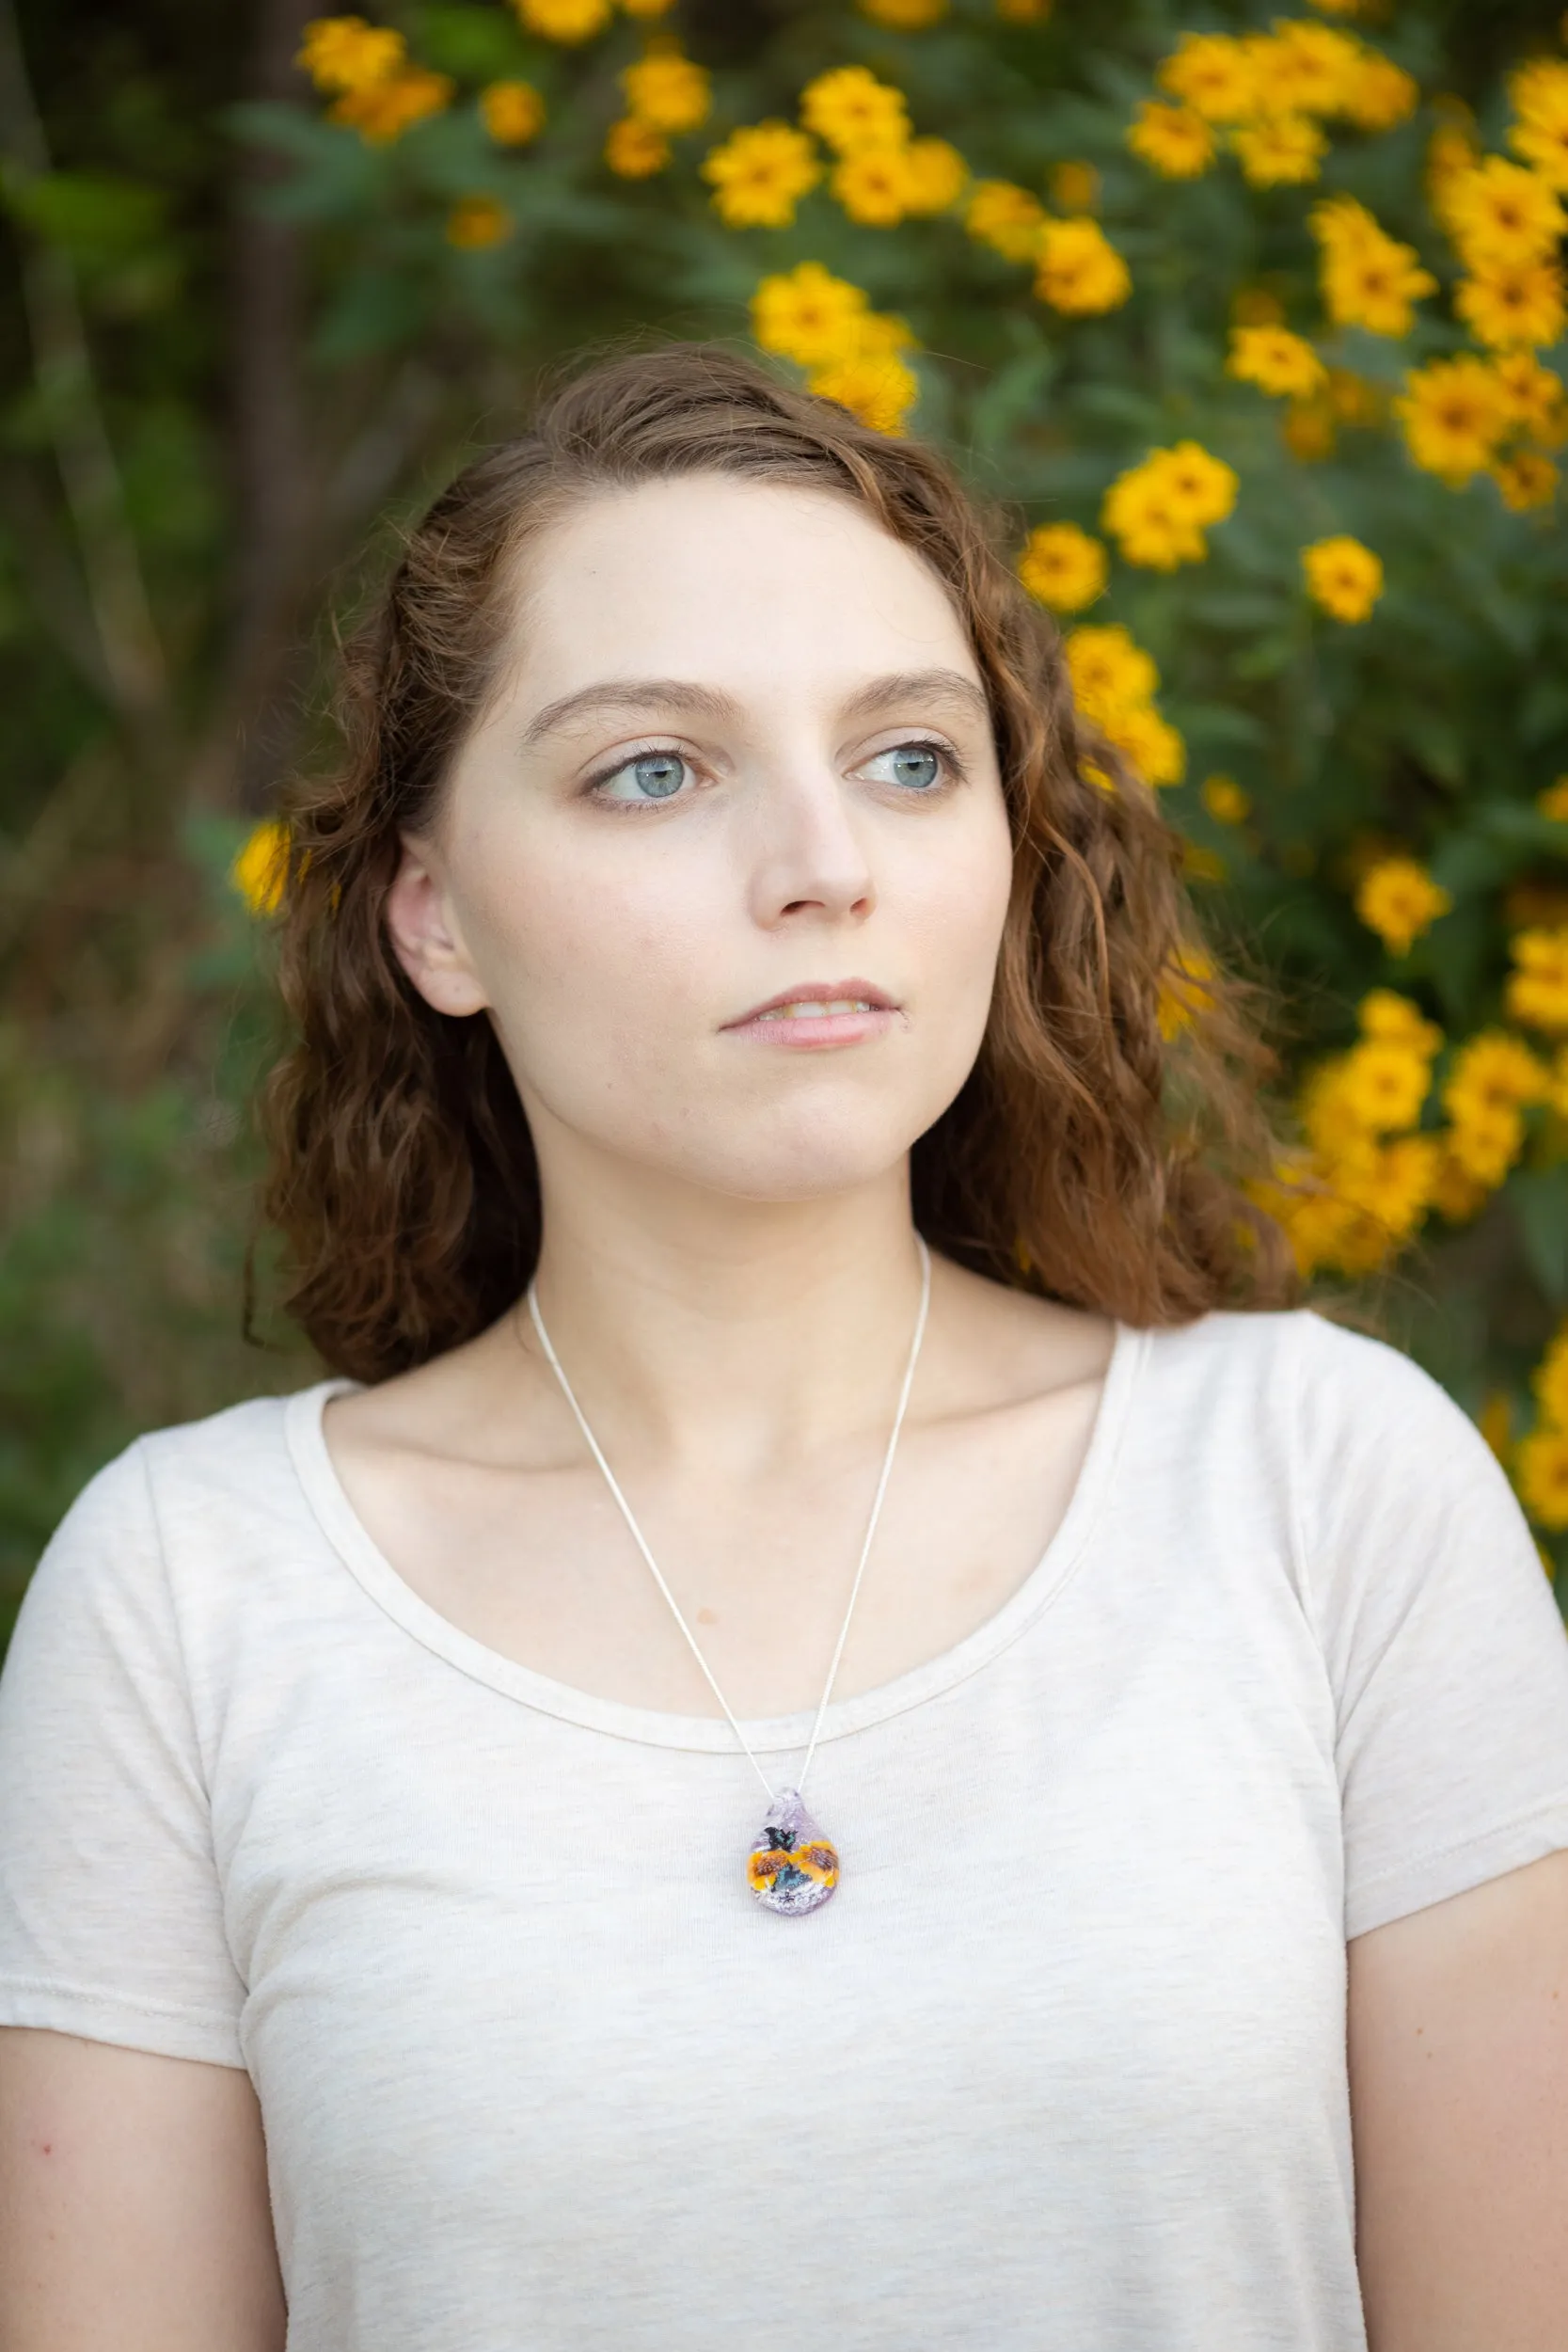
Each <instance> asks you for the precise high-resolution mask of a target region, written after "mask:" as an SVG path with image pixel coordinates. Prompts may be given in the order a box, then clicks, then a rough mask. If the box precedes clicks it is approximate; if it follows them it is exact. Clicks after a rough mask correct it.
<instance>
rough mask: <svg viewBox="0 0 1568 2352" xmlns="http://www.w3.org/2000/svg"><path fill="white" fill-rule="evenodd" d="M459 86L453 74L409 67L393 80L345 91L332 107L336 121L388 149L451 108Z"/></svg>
mask: <svg viewBox="0 0 1568 2352" xmlns="http://www.w3.org/2000/svg"><path fill="white" fill-rule="evenodd" d="M456 88H457V85H456V83H455V82H454V81H453V80H452V78H451V74H450V73H431V72H427V71H426V69H425V68H424V67H423V66H410V67H409V69H408V71H407V72H405V73H395V74H393V76H392V78H391V79H390V81H387V82H371V83H368V84H365V85H364V86H362V87H359V88H356V89H351V90H345V91H344V92H343V95H342V96H341V98H340V99H339V100H338V101H337V103H335V104H334V105H333V106H332V107H331V109H330V113H331V117H332V119H333V121H334V122H346V123H347V124H348V125H349V127H350V129H352V130H355V131H357V132H358V134H359V135H360V137H361V138H362V139H363V140H364V141H365V142H366V144H367V145H368V146H372V147H389V146H390V145H391V144H392V142H393V141H394V140H395V139H400V138H402V136H403V135H404V132H405V131H411V130H412V129H413V128H414V126H415V124H416V123H418V122H425V121H427V120H428V119H430V117H431V116H432V115H438V114H442V113H444V112H445V111H446V109H447V107H448V106H450V105H451V102H452V98H453V96H454V94H455V92H456Z"/></svg>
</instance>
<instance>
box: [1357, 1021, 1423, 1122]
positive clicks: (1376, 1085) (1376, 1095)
mask: <svg viewBox="0 0 1568 2352" xmlns="http://www.w3.org/2000/svg"><path fill="white" fill-rule="evenodd" d="M1431 1087H1432V1063H1431V1060H1430V1058H1429V1057H1427V1056H1425V1055H1424V1054H1422V1053H1420V1052H1419V1051H1418V1049H1417V1048H1416V1047H1415V1046H1414V1045H1411V1044H1407V1043H1405V1042H1404V1041H1402V1040H1401V1039H1398V1038H1379V1037H1371V1038H1368V1039H1367V1040H1366V1041H1365V1042H1364V1043H1362V1044H1360V1045H1354V1046H1352V1048H1351V1050H1350V1052H1349V1053H1348V1054H1347V1055H1346V1056H1345V1057H1344V1059H1343V1061H1342V1063H1341V1064H1340V1068H1339V1088H1340V1092H1341V1094H1342V1097H1343V1100H1344V1103H1345V1105H1346V1108H1347V1109H1348V1110H1349V1111H1350V1112H1351V1115H1352V1116H1353V1117H1354V1119H1356V1120H1358V1121H1359V1122H1360V1124H1361V1125H1362V1126H1363V1127H1365V1128H1367V1129H1368V1131H1369V1132H1370V1134H1373V1135H1387V1134H1390V1133H1393V1132H1395V1131H1397V1130H1399V1129H1402V1128H1405V1127H1414V1126H1415V1124H1416V1121H1417V1120H1418V1119H1419V1118H1420V1115H1421V1104H1423V1103H1424V1102H1425V1101H1426V1099H1427V1095H1428V1093H1429V1092H1430V1090H1431Z"/></svg>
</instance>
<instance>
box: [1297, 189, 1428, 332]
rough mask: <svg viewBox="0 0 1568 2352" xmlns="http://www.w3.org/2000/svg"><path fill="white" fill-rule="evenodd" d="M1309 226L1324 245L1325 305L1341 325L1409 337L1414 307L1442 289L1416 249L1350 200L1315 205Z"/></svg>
mask: <svg viewBox="0 0 1568 2352" xmlns="http://www.w3.org/2000/svg"><path fill="white" fill-rule="evenodd" d="M1307 226H1308V228H1309V229H1310V230H1311V231H1312V233H1313V235H1314V236H1315V237H1316V238H1317V240H1318V242H1319V244H1320V245H1321V246H1323V267H1322V282H1323V301H1324V303H1325V305H1326V307H1327V310H1328V314H1329V317H1330V318H1331V319H1332V320H1333V321H1334V323H1335V325H1336V326H1362V327H1365V328H1366V329H1367V330H1368V332H1369V333H1370V334H1373V335H1407V334H1408V333H1409V332H1410V328H1411V326H1412V324H1413V323H1414V319H1415V311H1414V309H1413V307H1412V306H1413V305H1414V304H1415V303H1416V302H1417V301H1418V299H1419V298H1420V296H1421V295H1423V294H1434V293H1435V292H1436V289H1437V280H1436V279H1435V278H1433V276H1432V274H1431V272H1430V271H1429V270H1424V269H1423V268H1422V267H1421V266H1420V263H1419V261H1418V258H1417V254H1416V248H1415V247H1414V246H1408V245H1401V244H1400V243H1399V242H1398V240H1397V239H1396V238H1393V237H1390V236H1388V235H1387V234H1386V232H1385V231H1384V230H1382V229H1380V228H1379V226H1378V224H1377V222H1376V221H1375V220H1374V219H1373V217H1372V215H1371V214H1370V213H1369V212H1368V210H1367V208H1366V206H1365V205H1364V204H1358V203H1357V202H1356V200H1355V199H1354V197H1350V196H1336V197H1329V198H1327V199H1325V200H1324V201H1323V203H1321V204H1315V205H1314V206H1313V208H1312V210H1311V213H1310V214H1309V215H1308V216H1307Z"/></svg>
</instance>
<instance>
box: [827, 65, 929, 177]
mask: <svg viewBox="0 0 1568 2352" xmlns="http://www.w3.org/2000/svg"><path fill="white" fill-rule="evenodd" d="M800 119H801V121H802V122H803V123H804V124H805V126H806V128H807V130H808V131H815V132H816V135H817V137H818V138H820V139H823V140H825V141H826V142H827V144H828V146H830V147H831V148H832V149H833V150H834V151H835V152H836V153H838V154H840V155H858V154H860V153H862V152H863V151H864V150H865V149H867V148H877V147H902V146H903V145H904V143H905V141H906V140H907V139H908V137H909V135H910V118H909V110H908V107H907V106H906V104H905V101H904V93H903V91H902V90H898V89H895V88H894V87H892V85H891V84H890V83H887V82H879V81H878V79H877V76H876V75H875V74H874V73H871V72H867V70H866V68H865V67H864V66H863V65H841V66H835V67H834V68H833V70H832V72H831V73H819V74H818V75H817V77H816V81H815V82H808V83H807V84H806V87H805V88H804V89H803V90H802V91H801V93H800Z"/></svg>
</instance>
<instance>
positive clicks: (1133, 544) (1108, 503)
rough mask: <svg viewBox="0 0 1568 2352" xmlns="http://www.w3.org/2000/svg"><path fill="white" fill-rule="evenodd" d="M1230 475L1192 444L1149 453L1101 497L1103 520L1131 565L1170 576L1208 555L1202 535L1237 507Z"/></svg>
mask: <svg viewBox="0 0 1568 2352" xmlns="http://www.w3.org/2000/svg"><path fill="white" fill-rule="evenodd" d="M1237 487H1238V484H1237V478H1236V475H1235V473H1234V471H1233V470H1232V469H1231V468H1230V467H1229V466H1227V465H1226V464H1225V463H1224V461H1223V460H1222V459H1220V458H1217V457H1212V456H1210V454H1209V453H1208V451H1207V450H1205V449H1202V448H1201V447H1200V446H1199V445H1198V443H1197V442H1196V441H1180V442H1179V443H1178V444H1177V446H1176V447H1175V448H1174V449H1157V450H1152V451H1151V452H1150V453H1149V454H1148V457H1147V458H1146V459H1145V460H1144V462H1143V463H1142V465H1139V466H1132V467H1130V468H1129V469H1127V471H1126V472H1125V473H1122V474H1119V475H1118V476H1117V480H1116V481H1115V482H1113V483H1112V485H1111V486H1110V488H1109V490H1108V491H1107V492H1106V494H1105V502H1104V505H1103V508H1102V510H1101V521H1102V523H1103V524H1104V526H1105V529H1106V530H1107V531H1108V532H1110V533H1111V535H1112V537H1113V538H1115V539H1116V540H1117V543H1118V545H1119V546H1120V548H1121V552H1122V554H1123V556H1124V557H1125V558H1126V560H1127V562H1128V563H1130V564H1143V565H1145V566H1147V567H1148V568H1149V569H1152V570H1155V571H1164V572H1168V571H1174V570H1175V569H1176V567H1177V565H1178V564H1200V563H1202V561H1203V559H1204V557H1205V556H1206V555H1207V554H1208V552H1209V545H1208V541H1207V540H1206V539H1205V538H1204V536H1203V533H1204V531H1205V529H1206V528H1207V527H1208V526H1209V525H1210V524H1212V523H1217V522H1223V521H1224V520H1225V518H1226V516H1227V515H1228V514H1229V513H1230V511H1231V509H1232V507H1233V506H1234V505H1235V503H1236V491H1237Z"/></svg>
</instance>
